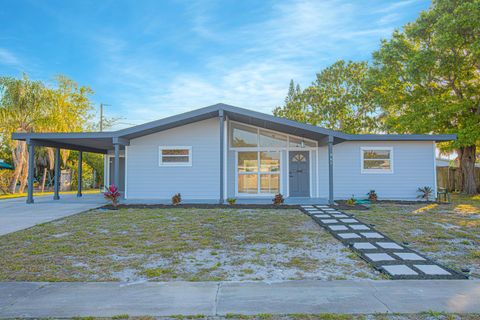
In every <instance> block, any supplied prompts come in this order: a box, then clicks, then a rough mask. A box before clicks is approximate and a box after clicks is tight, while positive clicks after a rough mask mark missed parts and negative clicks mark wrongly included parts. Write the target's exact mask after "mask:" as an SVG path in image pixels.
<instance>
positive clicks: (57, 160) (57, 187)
mask: <svg viewBox="0 0 480 320" xmlns="http://www.w3.org/2000/svg"><path fill="white" fill-rule="evenodd" d="M54 169H55V172H54V179H53V200H59V199H60V196H59V194H58V192H59V191H60V148H56V149H55V168H54Z"/></svg>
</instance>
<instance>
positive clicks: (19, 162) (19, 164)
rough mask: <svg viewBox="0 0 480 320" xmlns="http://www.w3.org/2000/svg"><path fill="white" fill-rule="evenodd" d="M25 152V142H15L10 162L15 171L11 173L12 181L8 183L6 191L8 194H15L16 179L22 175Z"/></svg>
mask: <svg viewBox="0 0 480 320" xmlns="http://www.w3.org/2000/svg"><path fill="white" fill-rule="evenodd" d="M25 151H26V142H25V141H19V142H17V144H16V146H15V147H14V148H13V150H12V160H13V165H14V167H15V170H14V171H13V175H12V180H11V181H10V185H9V187H8V189H9V190H10V193H15V192H16V191H17V183H18V179H19V178H20V174H21V173H22V168H23V160H24V159H25V158H24V154H23V153H24V152H25Z"/></svg>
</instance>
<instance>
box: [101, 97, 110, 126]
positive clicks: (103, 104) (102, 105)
mask: <svg viewBox="0 0 480 320" xmlns="http://www.w3.org/2000/svg"><path fill="white" fill-rule="evenodd" d="M106 106H110V105H109V104H105V103H100V132H102V131H103V107H106Z"/></svg>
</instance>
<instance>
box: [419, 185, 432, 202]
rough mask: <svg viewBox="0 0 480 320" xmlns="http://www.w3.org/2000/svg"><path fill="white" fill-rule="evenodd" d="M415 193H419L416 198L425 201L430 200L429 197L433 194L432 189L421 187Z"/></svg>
mask: <svg viewBox="0 0 480 320" xmlns="http://www.w3.org/2000/svg"><path fill="white" fill-rule="evenodd" d="M417 192H418V193H420V194H419V195H418V196H417V198H419V199H425V200H426V201H428V200H430V197H431V195H432V193H433V189H432V188H431V187H428V186H427V187H421V188H418V189H417Z"/></svg>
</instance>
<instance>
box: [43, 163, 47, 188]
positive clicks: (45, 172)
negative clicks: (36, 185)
mask: <svg viewBox="0 0 480 320" xmlns="http://www.w3.org/2000/svg"><path fill="white" fill-rule="evenodd" d="M46 180H47V167H45V168H43V178H42V192H44V191H45V181H46Z"/></svg>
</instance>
